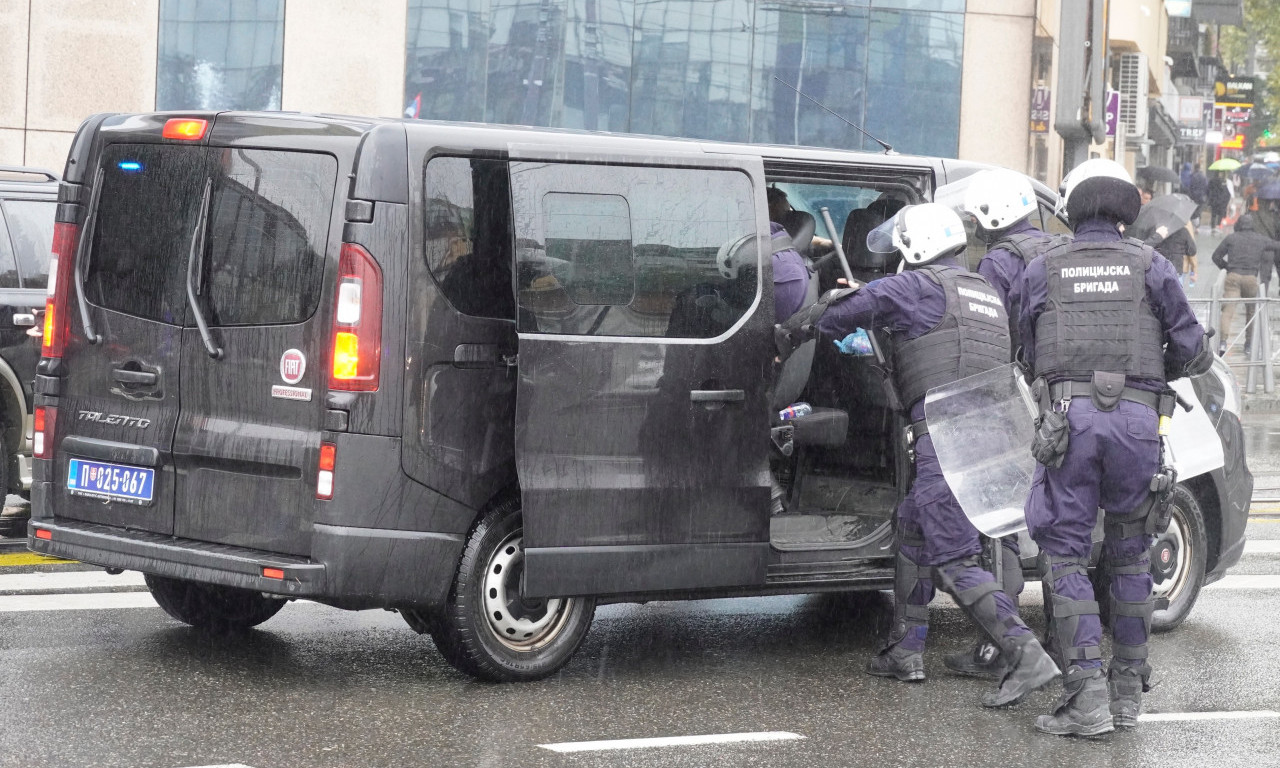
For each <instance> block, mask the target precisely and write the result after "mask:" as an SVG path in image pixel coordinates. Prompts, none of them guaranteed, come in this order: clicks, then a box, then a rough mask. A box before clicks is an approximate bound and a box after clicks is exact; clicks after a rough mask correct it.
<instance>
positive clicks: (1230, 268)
mask: <svg viewBox="0 0 1280 768" xmlns="http://www.w3.org/2000/svg"><path fill="white" fill-rule="evenodd" d="M1278 257H1280V242H1276V241H1275V240H1272V239H1271V238H1269V237H1267V236H1266V235H1264V234H1262V233H1260V232H1257V231H1256V230H1255V228H1254V217H1253V215H1252V214H1245V215H1244V216H1241V217H1240V221H1238V222H1236V231H1235V232H1232V233H1231V234H1230V235H1227V239H1225V240H1223V241H1222V242H1221V243H1219V244H1218V247H1217V248H1215V249H1214V251H1213V263H1214V264H1216V265H1217V266H1218V269H1221V270H1225V271H1226V273H1227V279H1226V283H1225V284H1224V286H1223V289H1222V298H1224V299H1235V298H1245V299H1256V298H1257V297H1258V275H1259V273H1260V272H1263V271H1264V270H1263V264H1264V262H1268V261H1270V260H1272V259H1275V258H1278ZM1265 273H1266V274H1265V276H1266V278H1267V279H1270V278H1271V269H1270V265H1269V264H1268V265H1267V268H1266V269H1265ZM1253 308H1254V305H1253V303H1252V302H1250V303H1247V304H1245V305H1244V310H1245V317H1246V318H1247V322H1246V323H1245V326H1246V327H1247V326H1248V324H1249V323H1251V322H1253ZM1235 314H1236V305H1235V302H1224V303H1223V305H1222V318H1221V322H1220V323H1219V325H1218V332H1219V333H1220V334H1221V336H1220V341H1219V342H1218V355H1219V356H1221V355H1224V354H1226V352H1227V340H1228V339H1229V338H1230V337H1231V321H1232V320H1233V319H1234V318H1235ZM1244 351H1245V354H1246V355H1247V354H1249V342H1248V341H1247V340H1246V341H1245V343H1244Z"/></svg>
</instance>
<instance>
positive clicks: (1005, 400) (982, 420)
mask: <svg viewBox="0 0 1280 768" xmlns="http://www.w3.org/2000/svg"><path fill="white" fill-rule="evenodd" d="M924 414H925V421H926V422H927V423H928V425H929V437H931V438H932V439H933V449H934V451H936V452H937V454H938V464H939V465H940V466H941V467H942V474H943V476H944V477H945V478H946V480H947V485H949V486H951V491H952V493H954V494H955V496H956V499H957V500H958V501H959V502H960V507H961V508H962V509H963V510H964V514H965V516H966V517H968V518H969V522H971V523H973V526H974V527H975V528H977V529H978V530H979V531H981V532H982V533H983V534H985V535H987V536H991V537H998V536H1007V535H1009V534H1011V533H1017V532H1018V531H1021V530H1024V529H1025V528H1026V527H1027V521H1026V518H1025V516H1024V515H1023V511H1022V510H1023V504H1024V503H1026V500H1027V494H1028V493H1029V492H1030V490H1031V475H1032V473H1033V472H1034V471H1035V464H1036V462H1035V459H1033V458H1032V457H1031V437H1032V434H1033V432H1034V426H1033V424H1032V422H1033V420H1034V418H1035V408H1034V403H1033V401H1032V399H1031V392H1030V390H1029V389H1028V387H1027V385H1026V383H1025V382H1023V380H1022V376H1021V373H1020V372H1019V371H1018V369H1017V367H1016V366H1014V365H1013V364H1009V365H1004V366H1001V367H999V368H994V369H992V370H990V371H987V372H985V373H980V374H978V375H976V376H970V377H968V378H965V379H960V380H959V381H955V382H952V383H951V384H947V385H945V386H941V387H935V388H933V389H931V390H929V391H928V393H926V394H925V397H924Z"/></svg>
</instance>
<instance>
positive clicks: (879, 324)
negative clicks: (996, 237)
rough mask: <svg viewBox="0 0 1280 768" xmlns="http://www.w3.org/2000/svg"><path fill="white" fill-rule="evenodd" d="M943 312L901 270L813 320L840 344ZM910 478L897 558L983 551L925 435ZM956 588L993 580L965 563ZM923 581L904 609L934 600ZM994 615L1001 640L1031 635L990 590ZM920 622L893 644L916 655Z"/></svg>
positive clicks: (922, 322) (913, 414)
mask: <svg viewBox="0 0 1280 768" xmlns="http://www.w3.org/2000/svg"><path fill="white" fill-rule="evenodd" d="M933 264H934V265H936V266H944V267H950V268H952V269H959V268H960V267H959V265H958V263H957V262H956V260H955V259H954V258H942V259H938V260H937V261H935V262H933ZM945 313H946V295H945V293H944V290H943V288H942V287H941V286H940V285H939V284H938V283H937V282H935V281H934V280H932V279H930V278H929V277H928V276H926V275H925V274H923V273H920V272H915V271H910V270H909V271H906V272H902V273H900V274H897V275H890V276H888V277H885V278H882V279H879V280H876V281H874V282H871V283H868V284H867V285H865V286H863V287H862V289H861V290H859V291H858V292H857V293H855V294H854V295H853V296H851V297H849V298H847V299H845V300H843V301H841V302H839V303H837V304H834V305H832V306H831V307H830V308H828V309H827V311H826V313H825V314H824V315H823V316H822V318H821V320H819V322H818V330H819V332H820V333H822V334H823V335H825V336H828V337H831V338H835V339H842V338H844V337H845V336H846V335H848V334H849V333H852V332H853V331H855V330H857V329H858V328H866V329H887V330H888V331H889V332H890V333H891V334H892V336H893V339H894V341H895V342H898V343H901V342H904V341H909V340H911V339H915V338H919V337H920V336H923V335H924V334H926V333H929V332H930V331H931V330H933V329H934V328H935V327H936V326H937V325H938V324H939V322H940V321H941V320H942V319H943V316H944V315H945ZM907 405H908V407H909V410H910V418H911V420H912V421H913V422H916V421H921V420H923V419H924V400H923V398H921V399H918V400H917V401H916V402H914V403H908V404H907ZM915 454H916V461H915V470H916V477H915V481H914V482H913V483H912V484H911V489H910V491H909V492H908V494H907V497H906V498H905V499H904V500H903V502H902V504H901V505H900V506H899V507H898V529H897V532H896V533H897V546H898V549H899V553H900V554H901V555H903V556H905V557H906V558H907V559H908V560H909V561H911V562H912V563H915V564H916V565H919V566H930V567H937V566H943V565H946V564H948V563H951V562H953V561H957V560H961V559H963V558H966V557H972V556H976V555H977V554H979V553H980V552H981V551H982V543H981V541H980V539H979V534H978V531H977V529H976V528H974V527H973V524H972V523H970V522H969V519H968V518H967V517H965V514H964V511H963V510H962V509H961V508H960V504H959V502H957V501H956V498H955V495H954V494H953V493H952V492H951V488H950V486H948V485H947V482H946V480H945V478H944V477H943V474H942V469H941V467H939V465H938V457H937V454H936V453H935V452H934V449H933V440H932V438H931V437H929V435H927V434H926V435H924V436H923V437H920V438H919V439H917V440H916V442H915ZM955 580H956V586H957V587H958V588H959V589H960V590H966V589H971V588H974V587H978V586H981V585H982V584H984V583H988V582H994V580H995V579H994V577H993V576H992V575H991V574H990V572H988V571H986V570H983V569H982V568H979V567H976V566H971V567H965V568H963V569H961V570H960V571H958V572H957V575H956V578H955ZM934 591H935V587H934V584H933V580H932V579H930V578H927V577H926V578H920V579H919V581H918V582H917V584H916V587H915V588H914V589H913V590H912V592H911V594H910V596H909V597H908V599H907V603H908V605H911V606H921V607H922V606H925V605H928V603H929V601H930V600H931V599H933V595H934ZM995 602H996V611H997V615H998V616H999V617H1000V619H1001V620H1002V621H1003V622H1004V627H1005V636H1006V637H1013V636H1016V635H1021V634H1027V633H1029V632H1030V630H1028V629H1027V628H1026V626H1025V625H1024V624H1022V623H1021V622H1020V621H1019V620H1018V619H1017V608H1016V607H1015V606H1014V605H1013V602H1012V601H1011V600H1010V599H1009V597H1008V596H1007V595H1005V594H1004V593H1003V592H999V591H997V592H996V593H995ZM927 631H928V627H927V625H923V624H917V625H914V626H911V627H910V628H909V631H908V633H907V635H906V637H905V638H903V639H901V640H899V641H898V645H899V647H901V648H903V649H904V650H910V651H920V650H923V649H924V641H925V637H926V634H927Z"/></svg>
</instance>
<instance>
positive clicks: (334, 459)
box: [316, 443, 338, 499]
mask: <svg viewBox="0 0 1280 768" xmlns="http://www.w3.org/2000/svg"><path fill="white" fill-rule="evenodd" d="M337 464H338V446H336V445H334V444H333V443H321V444H320V467H319V471H318V472H317V473H316V498H317V499H332V498H333V470H334V467H336V466H337Z"/></svg>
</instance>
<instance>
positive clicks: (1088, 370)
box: [1035, 240, 1164, 381]
mask: <svg viewBox="0 0 1280 768" xmlns="http://www.w3.org/2000/svg"><path fill="white" fill-rule="evenodd" d="M1153 253H1154V252H1153V251H1152V249H1151V248H1150V246H1145V245H1142V244H1141V243H1139V242H1138V241H1136V240H1120V241H1116V242H1103V243H1080V242H1074V243H1066V244H1064V245H1059V246H1055V247H1054V248H1051V249H1050V250H1049V252H1048V253H1047V254H1046V256H1045V269H1046V271H1047V273H1048V299H1047V301H1046V302H1045V306H1044V311H1043V312H1041V314H1040V316H1039V317H1038V318H1036V349H1035V353H1036V359H1035V364H1036V371H1035V372H1036V375H1037V376H1044V377H1046V378H1048V379H1049V380H1053V379H1064V378H1066V379H1076V380H1081V381H1084V380H1089V379H1090V378H1091V377H1092V376H1093V372H1094V371H1104V372H1107V373H1121V374H1124V375H1125V376H1132V377H1137V378H1143V379H1156V380H1159V381H1164V333H1163V331H1162V330H1161V326H1160V321H1159V320H1158V319H1157V318H1156V316H1155V315H1154V314H1153V313H1152V311H1151V306H1150V304H1149V303H1148V301H1147V288H1146V274H1147V268H1148V267H1150V266H1151V259H1152V256H1153Z"/></svg>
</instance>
